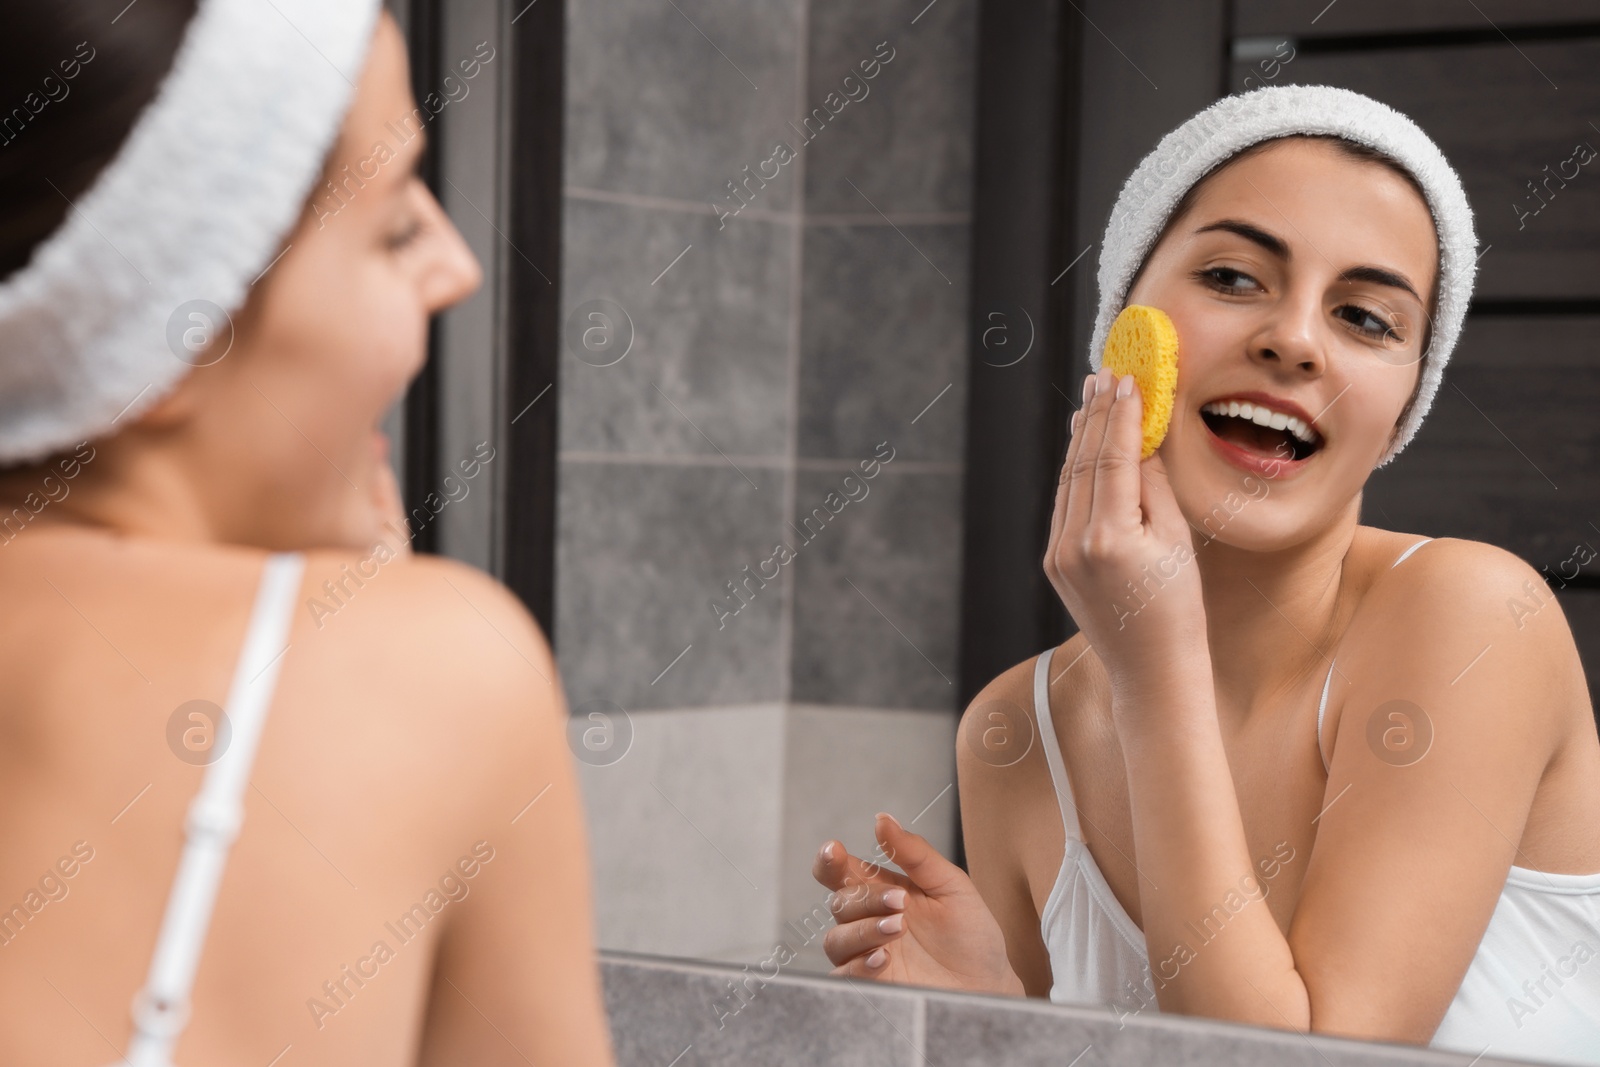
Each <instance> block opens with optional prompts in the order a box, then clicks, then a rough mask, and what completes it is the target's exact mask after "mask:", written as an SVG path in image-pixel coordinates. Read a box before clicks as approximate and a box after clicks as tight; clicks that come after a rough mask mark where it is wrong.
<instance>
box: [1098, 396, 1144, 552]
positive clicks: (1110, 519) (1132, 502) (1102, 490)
mask: <svg viewBox="0 0 1600 1067" xmlns="http://www.w3.org/2000/svg"><path fill="white" fill-rule="evenodd" d="M1124 392H1126V395H1124ZM1110 394H1111V395H1110V396H1109V397H1108V398H1107V399H1106V409H1105V415H1104V420H1105V421H1104V423H1103V425H1104V426H1105V433H1104V434H1103V439H1102V440H1101V442H1100V447H1099V450H1098V453H1097V455H1096V460H1095V468H1094V500H1093V502H1092V512H1093V514H1094V515H1095V516H1096V520H1097V521H1100V522H1105V523H1110V524H1112V525H1111V526H1110V527H1109V528H1110V529H1114V530H1116V531H1118V532H1119V533H1122V532H1125V531H1127V530H1136V529H1137V528H1138V526H1139V525H1140V523H1141V522H1142V513H1141V512H1140V510H1139V454H1140V453H1141V452H1142V451H1144V434H1143V432H1142V431H1141V429H1140V423H1141V421H1142V419H1141V418H1140V415H1141V411H1140V409H1141V407H1142V405H1143V398H1142V397H1141V396H1140V394H1139V387H1138V385H1136V384H1135V383H1134V380H1133V375H1131V374H1128V375H1124V376H1123V377H1121V378H1118V379H1117V381H1116V384H1115V385H1114V386H1112V388H1111V389H1110Z"/></svg>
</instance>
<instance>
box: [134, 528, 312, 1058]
mask: <svg viewBox="0 0 1600 1067" xmlns="http://www.w3.org/2000/svg"><path fill="white" fill-rule="evenodd" d="M304 570H305V557H304V556H303V555H301V554H300V553H298V552H278V553H274V554H272V555H271V556H269V557H268V558H267V561H266V565H265V567H264V568H263V569H262V572H261V582H260V585H259V586H258V587H257V590H256V599H255V606H254V607H253V609H252V610H251V613H250V622H249V626H248V628H247V629H246V631H245V638H244V646H243V649H242V651H241V652H240V655H239V659H238V662H237V665H236V666H235V668H234V673H233V682H232V684H231V685H230V686H229V688H228V698H227V699H228V702H227V706H226V707H225V708H224V709H223V710H224V713H225V715H226V718H225V720H224V722H225V723H226V727H225V728H224V727H223V726H222V725H221V724H218V725H217V727H216V730H215V735H214V736H215V738H216V743H217V744H219V745H223V744H225V745H226V747H225V748H224V749H223V750H222V752H221V753H220V754H219V755H218V756H217V757H216V758H215V759H214V760H212V761H211V763H210V764H209V765H208V766H207V767H206V772H205V778H204V780H203V781H202V783H201V785H200V792H199V793H198V794H197V795H196V796H195V798H194V800H193V801H192V802H191V803H190V805H189V813H188V818H187V819H186V820H185V821H184V845H183V853H182V855H181V856H180V857H179V860H178V872H177V876H176V877H175V878H174V879H173V882H172V889H171V891H170V893H169V894H168V896H167V910H166V913H165V914H164V915H163V917H162V920H161V932H160V934H159V935H158V936H157V938H156V948H155V953H154V955H153V957H152V959H151V961H150V972H149V975H148V976H147V977H146V979H145V984H144V988H143V989H142V990H140V992H139V994H138V996H136V997H135V998H134V1001H133V1037H132V1039H131V1040H130V1041H129V1043H128V1051H127V1054H126V1056H125V1058H124V1059H123V1060H121V1061H119V1063H120V1064H126V1065H128V1067H169V1065H170V1064H171V1062H172V1049H173V1046H174V1045H176V1044H177V1041H178V1035H179V1034H180V1033H182V1032H183V1028H184V1025H185V1024H186V1023H187V1022H188V1018H189V995H190V992H191V991H192V990H193V988H194V976H195V971H196V969H197V968H198V966H199V963H200V954H201V950H202V949H203V948H204V946H205V939H206V932H207V930H208V928H209V927H210V924H211V912H212V907H213V905H214V904H215V903H216V899H217V889H218V888H219V886H220V885H221V883H222V871H223V868H224V867H225V866H226V864H227V860H228V849H229V847H230V846H231V845H232V844H233V840H234V838H235V837H237V836H238V833H239V824H240V822H241V821H242V820H243V818H244V791H245V789H246V788H247V787H248V786H249V784H250V769H251V767H252V765H253V764H254V763H255V757H256V746H257V743H258V742H259V741H260V738H261V728H262V726H263V725H264V724H265V722H266V717H267V709H268V707H269V706H270V704H271V702H272V693H273V690H274V689H275V688H276V686H277V681H278V670H279V668H280V667H281V666H282V663H283V655H284V653H285V652H287V651H289V648H288V645H287V643H286V642H287V639H288V635H289V629H290V626H291V624H292V622H293V619H294V604H295V598H296V596H297V595H298V594H299V592H300V580H301V576H302V574H303V573H304Z"/></svg>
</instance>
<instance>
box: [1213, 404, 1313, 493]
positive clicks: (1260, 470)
mask: <svg viewBox="0 0 1600 1067" xmlns="http://www.w3.org/2000/svg"><path fill="white" fill-rule="evenodd" d="M1199 421H1200V428H1201V429H1202V430H1204V431H1205V435H1206V439H1207V440H1209V441H1210V442H1211V447H1212V448H1213V449H1215V450H1216V452H1217V454H1218V455H1220V456H1221V457H1222V458H1223V459H1225V460H1227V461H1228V462H1229V463H1231V464H1233V465H1234V466H1235V467H1238V468H1239V469H1240V470H1243V471H1249V472H1250V473H1251V474H1259V475H1261V476H1262V477H1264V478H1272V479H1275V480H1276V479H1279V478H1283V477H1285V476H1289V475H1294V474H1296V473H1298V472H1299V471H1300V470H1301V469H1302V468H1303V467H1305V465H1306V464H1307V463H1310V462H1311V461H1312V460H1314V459H1316V458H1317V457H1318V456H1320V455H1321V454H1322V449H1321V448H1318V449H1317V450H1316V451H1315V452H1313V453H1311V455H1309V456H1306V457H1305V458H1304V459H1292V458H1290V457H1288V456H1267V455H1262V454H1261V453H1260V452H1252V451H1250V450H1249V449H1248V448H1243V447H1241V446H1239V445H1236V444H1234V443H1233V442H1232V441H1229V440H1227V439H1226V438H1222V437H1218V436H1217V435H1216V434H1215V433H1214V432H1213V431H1212V429H1211V427H1210V426H1209V425H1208V424H1207V423H1206V420H1205V419H1200V420H1199Z"/></svg>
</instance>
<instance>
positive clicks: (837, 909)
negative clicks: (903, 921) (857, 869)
mask: <svg viewBox="0 0 1600 1067" xmlns="http://www.w3.org/2000/svg"><path fill="white" fill-rule="evenodd" d="M908 899H910V892H909V891H908V890H905V889H902V888H900V887H899V886H884V885H882V884H876V885H875V884H873V883H872V882H857V883H856V884H855V885H850V886H846V887H845V888H843V889H838V890H835V891H834V894H833V897H832V898H831V899H830V900H829V901H828V910H829V911H831V912H833V921H834V922H836V923H838V924H839V925H841V926H843V925H844V924H845V923H849V922H854V921H856V920H857V919H865V918H869V917H871V918H882V917H883V916H887V915H895V914H898V913H900V912H903V911H905V910H906V901H907V900H908Z"/></svg>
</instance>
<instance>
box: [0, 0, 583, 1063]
mask: <svg viewBox="0 0 1600 1067" xmlns="http://www.w3.org/2000/svg"><path fill="white" fill-rule="evenodd" d="M124 3H125V0H118V2H116V3H110V4H106V3H95V2H90V0H71V2H63V3H52V4H49V5H33V4H29V5H23V4H7V5H6V8H7V11H6V27H7V32H6V34H5V39H4V41H3V42H0V50H3V52H4V56H5V59H4V62H3V63H0V93H3V94H4V102H3V104H0V107H5V108H10V106H11V105H12V104H13V103H16V104H18V106H19V108H20V109H21V111H20V112H19V114H22V115H24V118H23V119H17V120H15V121H13V120H11V119H7V120H6V121H5V124H4V138H3V140H4V144H3V145H0V192H3V196H4V200H3V202H4V204H5V209H4V218H3V225H0V465H3V469H0V603H3V604H4V605H5V610H4V612H0V673H3V675H4V677H5V678H6V680H7V684H6V686H5V687H4V690H3V691H0V736H3V742H0V842H3V846H4V847H0V1003H4V1004H5V1005H6V1007H7V1015H8V1021H7V1022H6V1024H5V1025H4V1026H0V1062H4V1063H17V1064H20V1063H36V1062H45V1061H49V1062H52V1063H60V1064H84V1065H90V1064H103V1063H108V1062H113V1061H118V1062H122V1061H124V1060H126V1062H132V1063H140V1062H167V1057H169V1056H170V1057H171V1062H176V1063H180V1064H182V1063H192V1064H200V1063H233V1062H239V1063H260V1064H268V1063H276V1062H279V1061H278V1060H277V1059H276V1057H280V1056H281V1057H283V1059H282V1062H283V1063H285V1064H290V1063H292V1064H297V1065H306V1064H352V1063H359V1064H403V1063H424V1064H432V1063H437V1064H445V1063H449V1064H456V1063H472V1064H495V1063H505V1064H514V1063H515V1064H522V1063H528V1062H532V1063H539V1064H585V1065H590V1064H605V1063H609V1062H611V1049H610V1045H609V1036H608V1033H607V1030H606V1025H605V1016H604V1011H603V1007H602V999H601V990H600V983H599V975H598V968H597V964H596V960H595V954H594V943H593V922H592V915H591V903H590V884H589V868H588V854H587V844H586V840H585V835H584V830H583V821H582V814H581V810H580V804H579V796H578V792H577V788H576V783H575V777H574V774H573V772H572V767H571V765H570V756H569V752H568V749H567V746H566V742H565V719H566V705H565V700H564V697H563V694H562V688H561V684H560V678H559V676H558V674H557V670H556V665H555V661H554V659H553V658H552V656H551V652H550V648H549V645H548V643H547V641H546V639H545V636H544V635H543V634H542V633H541V631H540V629H539V627H538V625H537V624H536V623H535V621H534V620H533V619H532V618H531V616H530V615H529V614H528V612H527V611H526V610H525V609H524V608H523V606H522V605H521V603H520V602H519V601H518V600H517V599H516V597H515V596H513V595H512V594H511V593H510V592H509V591H508V590H506V589H505V588H504V587H503V586H501V585H500V584H499V583H498V582H496V581H495V580H494V579H492V578H491V577H489V576H487V575H486V574H484V573H482V572H480V571H478V570H476V569H474V568H472V567H469V566H466V565H464V564H459V563H456V562H453V561H450V560H448V559H444V558H437V557H427V556H418V555H413V554H412V553H411V552H410V550H409V547H410V546H409V540H410V529H409V527H408V520H407V517H406V516H405V515H404V513H403V510H402V507H401V504H400V501H399V494H398V491H397V487H396V483H395V478H394V475H393V473H392V471H391V468H390V466H389V463H388V460H387V447H388V443H387V441H386V440H385V438H384V437H383V435H382V434H381V433H380V432H378V430H377V429H376V427H377V426H378V425H379V423H380V422H381V421H382V419H383V418H384V416H385V413H386V412H388V411H389V410H390V409H391V408H392V407H393V406H394V405H395V403H396V402H397V400H398V399H399V398H400V397H401V396H402V395H403V393H404V391H405V390H406V388H407V384H408V383H409V382H410V380H411V379H412V378H413V377H414V376H415V375H416V374H417V372H418V371H419V370H420V368H421V367H422V365H423V362H424V360H425V359H426V353H427V329H428V321H429V317H430V316H431V315H433V314H434V313H436V312H438V311H440V310H442V309H444V308H446V307H448V306H450V305H451V304H454V303H457V302H459V301H461V300H463V299H464V298H466V297H467V296H468V295H469V294H471V293H472V292H473V291H474V290H475V289H476V288H477V287H478V286H479V284H480V280H481V270H480V267H479V265H478V263H477V261H476V260H475V259H474V257H473V255H472V254H471V252H470V251H469V250H468V248H467V246H466V245H465V243H464V242H463V240H462V238H461V236H460V234H459V233H458V232H457V231H456V229H455V228H454V226H453V225H452V224H451V222H450V220H449V219H448V218H446V217H445V215H444V214H443V212H442V211H441V209H440V207H439V204H438V203H437V202H436V201H435V199H434V197H433V196H432V195H431V193H430V192H429V190H428V188H427V186H426V185H425V184H424V183H423V182H422V181H421V180H420V179H419V178H418V176H417V173H416V167H417V163H418V160H419V158H420V157H421V156H422V153H423V152H424V151H425V146H426V143H427V140H428V136H429V134H428V130H427V129H426V128H425V127H426V112H424V111H421V110H419V109H418V105H417V102H416V101H415V100H414V99H413V95H412V92H411V89H410V80H409V73H408V69H407V57H406V48H405V42H404V40H403V38H402V35H401V32H400V30H399V28H398V26H397V24H396V23H395V21H394V20H393V19H392V18H391V17H390V16H389V15H388V14H387V13H386V12H381V11H380V10H379V9H378V4H377V3H376V2H375V0H351V2H350V3H340V4H338V5H333V6H330V7H328V8H326V9H319V8H318V7H317V5H316V4H314V3H311V2H308V0H298V2H290V0H278V2H277V3H273V4H258V3H255V2H254V0H248V2H246V0H198V2H197V0H142V2H140V3H138V4H137V5H136V6H135V5H128V6H127V7H126V8H124ZM119 8H124V9H123V10H122V11H121V13H120V14H119V13H118V10H117V9H119ZM330 27H331V28H330ZM319 32H325V33H328V34H330V35H332V37H333V38H338V36H339V34H343V35H344V38H343V39H342V40H336V41H335V44H337V45H338V46H340V47H344V48H345V49H346V51H347V52H348V58H349V59H350V60H351V61H352V63H351V65H350V76H349V77H346V76H345V74H344V73H342V72H341V71H339V70H338V69H336V68H337V67H338V64H339V56H338V54H337V49H334V50H333V51H329V50H328V48H327V47H326V46H324V45H323V40H324V38H323V37H320V36H318V34H319ZM229 34H232V35H233V36H234V37H235V38H238V37H241V36H243V37H246V38H249V39H230V38H229V36H228V35H229ZM291 46H292V48H293V49H297V51H296V52H295V55H296V56H303V57H304V58H302V59H290V58H289V51H290V49H291ZM319 46H320V47H322V48H323V51H325V52H328V54H327V55H324V56H322V57H318V55H317V48H318V47H319ZM280 47H281V48H282V49H283V55H284V58H283V59H282V61H281V62H279V61H278V59H277V55H276V53H275V52H274V51H273V50H274V49H278V48H280ZM263 57H264V58H263ZM482 58H483V57H482V56H479V57H478V59H480V60H481V59H482ZM320 63H325V64H327V66H326V67H323V66H319V65H318V64H320ZM235 64H236V65H238V66H239V68H240V70H241V71H242V72H241V73H238V74H237V75H230V74H229V68H230V66H231V65H235ZM296 64H299V66H297V65H296ZM208 65H209V66H208ZM208 70H209V71H212V72H214V78H215V82H216V84H215V86H212V85H211V84H210V83H207V82H206V81H205V80H204V79H203V78H201V77H200V72H202V71H208ZM262 70H265V71H267V74H268V75H270V76H266V77H264V76H262V75H261V74H260V71H262ZM69 72H70V73H69ZM243 72H251V73H249V77H246V74H245V73H243ZM207 76H208V77H211V76H213V75H207ZM335 76H337V77H335ZM312 82H314V83H316V84H318V85H321V84H323V83H326V84H327V85H330V86H332V87H333V91H329V92H322V91H320V90H319V91H318V92H317V93H309V92H308V91H307V90H306V85H307V84H309V83H312ZM340 86H344V88H339V87H340ZM213 89H214V91H213ZM239 100H254V101H257V102H258V103H257V104H256V105H255V106H254V109H253V110H236V111H230V110H229V109H230V108H236V105H237V101H239ZM8 113H9V112H8ZM189 114H198V115H201V116H202V117H203V118H205V122H204V123H201V124H199V125H197V126H196V125H192V124H190V125H186V124H185V123H183V122H180V121H179V119H180V118H181V117H182V116H184V115H189ZM419 118H420V119H421V120H420V121H419ZM317 122H322V123H324V124H325V127H326V130H327V132H328V137H327V138H326V140H325V141H323V142H322V143H320V144H316V145H310V144H308V143H307V142H306V140H305V138H306V137H307V136H309V135H307V134H305V133H304V130H305V129H306V128H310V127H311V126H314V125H315V124H316V123H317ZM402 131H404V133H405V134H406V135H405V136H402V135H401V134H402ZM163 138H165V139H166V140H163ZM213 138H215V139H216V142H217V144H219V145H220V147H212V144H213ZM239 143H245V144H248V145H249V146H250V151H248V152H246V153H243V154H241V153H238V152H235V151H234V149H233V148H232V147H231V146H232V145H235V144H239ZM166 150H170V153H169V155H170V158H171V160H172V162H171V166H170V168H169V169H168V170H167V171H166V172H165V173H163V174H159V175H157V176H156V177H155V179H154V180H147V181H145V183H144V185H143V190H144V195H142V196H132V197H130V196H129V195H128V192H127V189H128V187H129V185H130V182H131V177H132V175H133V174H134V172H135V171H136V169H137V168H141V167H148V166H149V164H150V161H151V160H152V159H160V158H162V152H163V151H166ZM207 152H211V153H213V154H212V155H206V153H207ZM295 159H305V160H308V161H309V162H308V163H307V164H306V167H305V172H304V173H300V172H297V171H296V172H293V173H291V171H293V168H294V164H292V163H290V162H286V161H292V160H295ZM140 173H143V172H140ZM352 174H354V175H357V176H358V179H357V180H355V181H352V180H351V175H352ZM230 175H233V176H236V178H237V180H234V179H232V178H230V177H229V176H230ZM113 179H115V180H113ZM118 181H120V182H121V185H120V186H119V185H118V184H117V182H118ZM197 186H198V188H196V187H197ZM335 189H337V190H339V192H338V195H337V198H336V199H335V200H334V201H332V202H333V203H336V204H337V210H333V209H332V208H330V207H329V206H328V202H327V201H326V198H327V197H328V196H329V195H330V192H331V191H332V190H335ZM180 198H186V200H185V202H183V203H179V202H177V201H179V199H180ZM319 198H323V199H321V200H319ZM262 218H283V219H292V220H293V221H292V224H291V225H290V226H288V227H280V228H278V229H277V230H276V231H275V232H274V233H273V234H272V235H271V237H272V241H271V246H270V247H268V246H266V245H262V246H261V247H259V248H257V247H244V246H243V243H244V239H243V238H241V237H240V236H239V235H240V234H247V233H249V232H250V226H251V225H252V224H253V220H259V219H262ZM86 227H87V228H86ZM96 235H98V237H96ZM127 235H132V236H127ZM95 240H99V241H100V243H99V244H98V245H96V244H95V243H94V242H95ZM74 242H76V243H74ZM74 256H76V257H78V259H77V260H74V258H73V257H74ZM74 262H76V263H78V264H79V266H77V267H74V266H73V264H74ZM82 264H87V267H84V266H82ZM195 264H205V265H206V269H207V270H209V271H211V272H212V273H211V275H209V276H211V277H220V278H223V279H224V280H225V281H226V282H227V283H228V284H226V285H222V287H221V290H220V291H226V292H236V293H237V294H239V295H240V297H241V299H239V300H237V301H234V302H223V301H217V302H216V306H215V309H214V310H213V311H212V312H211V313H210V314H209V315H208V314H207V310H206V309H207V307H208V306H209V305H206V304H205V301H207V300H215V299H216V298H215V296H214V294H213V293H211V292H207V291H193V292H187V293H179V294H177V295H178V296H179V297H183V298H193V300H194V301H195V302H196V308H198V310H196V309H195V308H188V307H186V306H183V305H180V304H179V303H169V302H165V301H167V299H168V296H169V295H171V294H170V293H169V290H170V289H171V287H172V284H171V279H172V278H173V277H178V276H181V275H182V272H183V271H184V270H186V269H188V268H189V267H191V266H193V265H195ZM119 278H120V279H124V280H125V281H126V284H121V283H117V284H113V282H112V281H111V280H109V279H119ZM141 278H142V279H143V283H142V284H141V282H140V279H141ZM145 286H148V288H145ZM230 286H231V287H232V288H231V289H230ZM63 294H68V295H63ZM218 312H220V313H222V316H223V317H222V318H220V319H219V318H218V315H217V313H218ZM169 318H170V325H169V327H168V333H167V336H168V338H169V339H171V340H172V342H173V343H172V344H171V345H170V346H169V345H164V344H163V343H162V340H161V338H160V337H159V336H154V337H152V336H151V335H150V333H149V331H148V330H145V332H143V333H140V332H139V329H143V326H142V325H141V324H143V323H145V322H147V321H158V322H159V320H160V319H169ZM52 324H54V325H52ZM124 327H126V328H124ZM135 327H138V329H135ZM52 331H54V332H52ZM119 331H121V332H120V333H119ZM128 338H136V339H138V340H137V341H136V342H130V341H128ZM75 339H81V343H80V342H79V340H75ZM108 339H109V340H108ZM113 341H115V342H116V343H113ZM169 347H170V351H169V350H168V348H169ZM130 368H131V369H130ZM147 370H148V376H147V377H148V380H150V381H151V383H152V386H151V387H150V388H149V389H147V390H133V389H130V390H128V392H127V395H125V396H114V395H112V393H111V389H110V385H108V383H111V382H118V381H121V380H122V379H121V378H119V377H118V376H119V375H121V376H122V377H124V378H127V380H129V381H143V380H146V379H145V378H143V377H139V376H140V375H144V374H146V371H147ZM130 375H131V376H132V377H129V376H130ZM136 393H137V395H135V394H136ZM119 402H120V403H123V404H124V405H125V408H124V410H123V411H121V412H119V411H117V410H116V403H119ZM497 443H498V442H495V441H493V440H485V441H484V442H483V443H482V444H481V445H480V446H479V447H478V448H477V449H476V450H475V451H474V453H473V454H471V455H466V456H462V457H448V462H447V466H448V469H449V471H450V474H451V476H452V480H451V485H456V484H458V483H460V482H462V481H463V480H469V481H470V479H471V478H473V477H474V476H479V475H481V473H482V469H483V467H484V466H485V465H487V464H490V463H493V462H494V456H495V452H496V445H497ZM458 461H459V462H458ZM480 484H482V483H480ZM450 491H451V490H450V486H441V487H440V488H439V495H440V496H441V497H442V496H445V495H446V494H447V493H449V492H450ZM130 1003H131V1005H132V1007H131V1010H130ZM291 1049H292V1051H290V1050H291Z"/></svg>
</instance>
